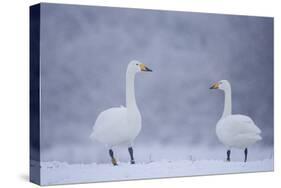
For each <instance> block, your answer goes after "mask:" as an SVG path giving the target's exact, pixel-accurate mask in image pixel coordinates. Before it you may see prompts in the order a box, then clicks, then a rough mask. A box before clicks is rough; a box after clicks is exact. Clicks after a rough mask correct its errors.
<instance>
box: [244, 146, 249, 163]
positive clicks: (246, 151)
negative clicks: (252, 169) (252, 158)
mask: <svg viewBox="0 0 281 188" xmlns="http://www.w3.org/2000/svg"><path fill="white" fill-rule="evenodd" d="M244 154H245V159H244V162H247V157H248V149H247V148H245V150H244Z"/></svg>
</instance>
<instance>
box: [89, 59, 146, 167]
mask: <svg viewBox="0 0 281 188" xmlns="http://www.w3.org/2000/svg"><path fill="white" fill-rule="evenodd" d="M138 72H151V70H150V69H149V68H147V67H146V66H145V65H144V64H142V63H140V62H138V61H136V60H133V61H131V62H130V63H129V64H128V67H127V72H126V107H124V106H120V107H114V108H109V109H107V110H105V111H103V112H101V113H100V114H99V115H98V117H97V119H96V122H95V125H94V127H93V132H92V134H91V136H90V138H91V139H93V140H97V141H98V142H100V143H102V144H104V145H106V146H107V147H109V148H110V149H109V154H110V157H111V159H112V163H113V165H117V162H116V159H115V158H114V155H113V150H112V147H113V146H117V145H120V144H127V145H128V146H129V148H128V150H129V153H130V157H131V163H132V164H134V163H135V162H134V158H133V148H132V145H133V141H134V140H135V138H136V137H137V136H138V134H139V133H140V131H141V114H140V112H139V109H138V106H137V104H136V99H135V85H134V84H135V75H136V73H138Z"/></svg>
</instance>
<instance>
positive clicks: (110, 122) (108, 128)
mask: <svg viewBox="0 0 281 188" xmlns="http://www.w3.org/2000/svg"><path fill="white" fill-rule="evenodd" d="M140 130H141V116H140V114H138V115H137V117H135V122H134V123H132V124H129V117H128V111H127V108H125V107H122V106H121V107H119V108H117V107H116V108H110V109H107V110H105V111H103V112H101V113H100V115H99V116H98V118H97V120H96V122H95V126H94V127H93V133H92V135H91V137H92V138H93V139H96V140H97V141H99V142H100V143H103V144H105V145H107V146H109V147H112V146H116V145H120V144H131V142H132V141H133V140H134V139H135V138H136V136H137V135H138V134H139V132H140Z"/></svg>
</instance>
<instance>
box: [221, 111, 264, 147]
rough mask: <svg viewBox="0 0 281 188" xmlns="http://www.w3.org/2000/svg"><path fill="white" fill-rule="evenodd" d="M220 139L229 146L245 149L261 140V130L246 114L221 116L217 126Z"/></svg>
mask: <svg viewBox="0 0 281 188" xmlns="http://www.w3.org/2000/svg"><path fill="white" fill-rule="evenodd" d="M216 133H217V136H218V138H219V140H220V141H221V142H222V143H223V144H224V145H225V146H226V147H227V148H232V147H234V148H240V149H245V148H246V147H249V146H250V145H252V144H254V143H256V142H257V141H258V140H261V139H262V138H261V136H260V135H259V134H260V133H261V130H260V129H259V128H258V127H257V126H256V125H255V123H254V121H253V120H252V119H251V118H250V117H248V116H245V115H240V114H237V115H229V116H227V117H225V118H221V119H220V120H219V122H218V123H217V126H216Z"/></svg>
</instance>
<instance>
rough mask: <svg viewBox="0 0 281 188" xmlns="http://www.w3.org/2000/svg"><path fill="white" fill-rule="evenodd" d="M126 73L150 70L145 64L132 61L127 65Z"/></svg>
mask: <svg viewBox="0 0 281 188" xmlns="http://www.w3.org/2000/svg"><path fill="white" fill-rule="evenodd" d="M128 71H132V72H135V73H137V72H152V70H151V69H149V68H148V67H147V66H146V65H145V64H143V63H141V62H139V61H137V60H132V61H131V62H130V63H129V65H128Z"/></svg>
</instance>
